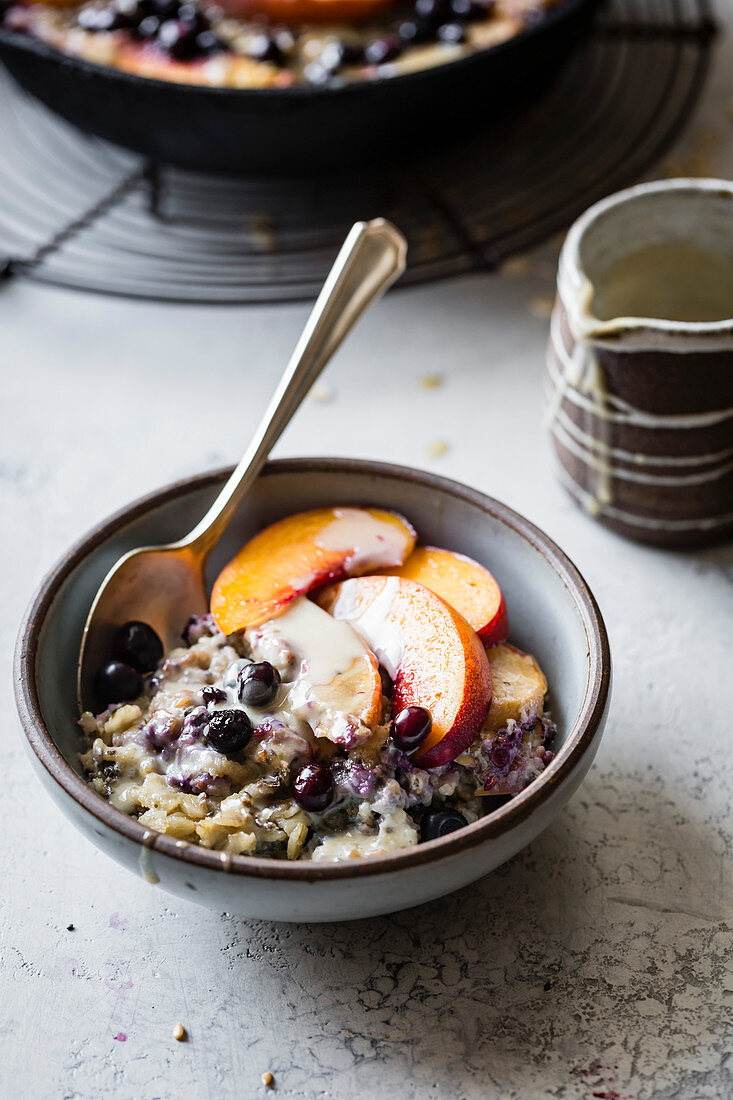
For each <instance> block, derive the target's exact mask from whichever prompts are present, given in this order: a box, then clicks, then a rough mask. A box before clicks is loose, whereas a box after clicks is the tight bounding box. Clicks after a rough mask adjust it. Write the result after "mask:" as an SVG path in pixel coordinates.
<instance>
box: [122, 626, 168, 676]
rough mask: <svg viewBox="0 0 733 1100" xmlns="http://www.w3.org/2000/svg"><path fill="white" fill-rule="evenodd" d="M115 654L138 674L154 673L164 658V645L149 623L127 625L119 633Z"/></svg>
mask: <svg viewBox="0 0 733 1100" xmlns="http://www.w3.org/2000/svg"><path fill="white" fill-rule="evenodd" d="M114 654H115V656H116V657H119V659H120V660H121V661H125V662H126V663H127V664H128V665H132V667H133V668H136V669H137V671H138V672H152V671H153V669H154V668H156V667H157V666H158V664H159V663H160V661H161V660H162V658H163V643H162V642H161V640H160V638H159V637H158V635H157V634H156V633H155V631H154V630H153V628H152V626H148V624H147V623H141V622H137V621H136V620H133V622H130V623H125V625H124V626H121V627H120V629H119V630H118V631H117V634H116V636H115V641H114Z"/></svg>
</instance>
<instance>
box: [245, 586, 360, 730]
mask: <svg viewBox="0 0 733 1100" xmlns="http://www.w3.org/2000/svg"><path fill="white" fill-rule="evenodd" d="M246 637H247V643H248V645H249V647H250V650H251V654H252V658H253V660H255V661H263V660H267V661H270V662H271V663H272V664H274V665H275V667H277V668H278V671H279V672H280V674H281V676H282V677H283V689H282V692H281V694H282V696H283V697H282V698H278V711H279V714H280V716H281V717H284V720H285V721H287V718H288V716H289V715H293V716H294V717H295V718H297V719H300V720H301V721H304V722H306V723H307V724H308V725H309V726H310V728H311V729H312V730H313V732H314V733H315V735H316V736H317V737H327V738H328V739H329V740H331V741H334V742H336V743H337V744H344V745H348V746H350V747H351V746H353V745H356V744H359V743H361V742H363V741H365V740H367V738H368V737H369V736H370V735H371V729H369V728H368V727H367V726H366V724H365V719H369V717H370V708H371V706H372V705H373V698H374V685H375V664H374V658H373V657H372V655H371V654H370V652H369V650H368V649H367V647H366V646H365V645H364V644H363V642H362V641H361V639H360V638H359V637H358V636H357V635H356V633H355V632H354V631H353V630H352V629H351V627H350V626H349V624H348V623H345V622H340V621H338V620H337V619H334V618H332V617H331V615H329V614H328V613H327V612H326V611H323V610H322V609H321V608H320V607H318V606H317V604H314V603H312V602H311V601H310V600H309V599H307V598H306V597H304V596H301V597H300V598H299V599H297V600H294V601H293V603H292V604H291V606H290V607H289V608H288V610H287V611H285V612H284V613H283V614H282V615H280V616H278V618H276V619H271V620H270V621H269V622H266V623H263V624H262V625H261V626H258V627H254V628H252V629H251V630H249V631H247V635H246ZM377 717H379V716H377Z"/></svg>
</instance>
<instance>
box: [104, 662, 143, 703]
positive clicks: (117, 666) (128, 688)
mask: <svg viewBox="0 0 733 1100" xmlns="http://www.w3.org/2000/svg"><path fill="white" fill-rule="evenodd" d="M94 686H95V688H96V690H97V694H98V695H99V696H100V698H101V699H102V701H103V702H104V704H105V706H109V705H110V704H111V703H129V702H130V700H131V699H137V697H138V695H140V693H141V692H142V690H143V678H142V676H141V675H140V673H139V672H138V671H137V669H134V668H131V667H130V665H126V664H125V663H124V661H109V662H108V664H106V665H102V667H101V668H100V669H99V671H98V672H97V675H96V678H95V681H94Z"/></svg>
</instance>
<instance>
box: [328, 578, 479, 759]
mask: <svg viewBox="0 0 733 1100" xmlns="http://www.w3.org/2000/svg"><path fill="white" fill-rule="evenodd" d="M318 602H319V603H320V604H321V607H323V608H325V610H326V611H329V612H330V613H331V614H332V615H333V616H334V618H337V619H345V620H346V621H347V622H349V623H350V624H351V625H352V626H353V628H354V629H355V630H356V632H357V634H359V635H360V636H361V637H362V638H363V639H364V641H365V642H366V643H367V645H368V646H369V648H370V649H371V650H372V651H373V652H374V653H375V654H376V657H377V659H378V660H379V662H380V664H381V665H383V666H384V668H385V669H386V670H387V672H388V673H389V674H390V676H391V677H392V679H393V682H394V693H393V709H394V712H395V713H398V712H399V711H400V710H402V709H403V708H404V707H408V706H419V707H424V708H425V709H426V710H428V711H430V715H431V717H432V728H431V731H430V733H429V734H428V737H427V739H426V740H425V742H424V743H423V744H422V745H421V746H420V748H419V749H418V751H417V752H416V753H415V757H414V759H415V760H416V762H417V763H419V765H420V767H422V768H435V767H438V766H439V765H441V764H448V763H450V761H451V760H454V759H455V758H456V756H459V755H460V754H461V753H462V752H464V751H465V750H466V749H467V748H468V746H469V745H470V744H471V743H472V742H473V740H474V739H475V738H476V736H477V735H478V733H479V732H480V731H481V729H482V727H483V724H484V721H485V719H486V715H487V712H488V709H489V704H490V703H491V670H490V668H489V662H488V659H487V657H486V652H485V650H484V647H483V645H482V644H481V641H480V640H479V638H478V635H477V634H476V632H475V631H474V630H473V629H472V628H471V627H470V626H469V624H468V623H467V622H466V620H465V619H464V618H463V616H462V615H460V614H459V613H458V612H457V611H455V610H454V608H452V607H449V605H448V604H446V603H444V602H443V600H441V599H440V597H439V596H436V594H435V593H434V592H431V591H430V589H429V588H426V587H425V586H424V585H422V584H418V583H417V582H416V581H412V580H408V579H406V578H403V577H378V576H372V577H360V578H357V579H355V580H348V581H344V582H343V583H342V584H338V585H334V586H331V587H329V588H327V589H325V590H324V591H323V592H321V593H320V594H319V596H318Z"/></svg>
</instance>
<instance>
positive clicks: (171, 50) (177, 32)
mask: <svg viewBox="0 0 733 1100" xmlns="http://www.w3.org/2000/svg"><path fill="white" fill-rule="evenodd" d="M197 33H198V32H197V30H196V27H195V26H194V25H193V24H192V23H184V21H183V20H182V19H168V20H167V21H166V22H165V23H163V24H162V25H161V28H160V30H159V31H158V38H157V43H158V46H159V47H160V48H161V50H164V51H165V53H167V54H170V56H171V57H172V58H174V60H176V61H190V60H191V59H192V58H194V57H195V56H196V35H197Z"/></svg>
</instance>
